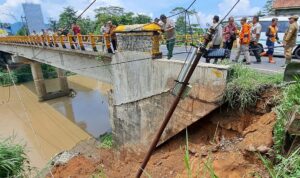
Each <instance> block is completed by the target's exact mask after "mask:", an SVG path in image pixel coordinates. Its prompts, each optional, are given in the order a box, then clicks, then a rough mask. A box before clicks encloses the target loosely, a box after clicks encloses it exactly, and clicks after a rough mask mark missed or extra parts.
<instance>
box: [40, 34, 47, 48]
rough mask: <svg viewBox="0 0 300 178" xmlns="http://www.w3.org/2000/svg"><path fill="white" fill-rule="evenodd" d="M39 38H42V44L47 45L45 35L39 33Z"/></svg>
mask: <svg viewBox="0 0 300 178" xmlns="http://www.w3.org/2000/svg"><path fill="white" fill-rule="evenodd" d="M41 39H42V44H43V45H44V46H48V45H47V43H46V38H45V35H41Z"/></svg>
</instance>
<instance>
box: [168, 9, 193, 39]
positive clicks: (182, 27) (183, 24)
mask: <svg viewBox="0 0 300 178" xmlns="http://www.w3.org/2000/svg"><path fill="white" fill-rule="evenodd" d="M184 11H185V8H184V7H175V8H174V9H173V10H172V11H171V12H170V13H171V14H178V13H179V14H178V15H177V19H176V23H175V27H176V31H177V33H179V34H184V33H185V32H186V33H188V32H189V28H190V27H189V24H188V18H187V17H185V16H186V14H187V15H192V14H194V13H196V11H195V10H191V11H187V12H184ZM181 12H183V13H181Z"/></svg>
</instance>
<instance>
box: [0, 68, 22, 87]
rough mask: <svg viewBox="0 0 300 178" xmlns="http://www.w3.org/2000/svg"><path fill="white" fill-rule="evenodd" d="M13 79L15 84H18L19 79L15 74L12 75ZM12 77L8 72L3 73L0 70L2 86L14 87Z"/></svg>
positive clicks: (0, 83)
mask: <svg viewBox="0 0 300 178" xmlns="http://www.w3.org/2000/svg"><path fill="white" fill-rule="evenodd" d="M11 77H12V78H13V80H14V82H15V83H17V82H18V77H17V76H16V74H15V72H12V73H11ZM11 77H10V76H9V74H8V73H7V72H3V71H1V70H0V86H9V85H12V84H13V83H12V81H11Z"/></svg>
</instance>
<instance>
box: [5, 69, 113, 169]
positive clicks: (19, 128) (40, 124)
mask: <svg viewBox="0 0 300 178" xmlns="http://www.w3.org/2000/svg"><path fill="white" fill-rule="evenodd" d="M68 83H69V86H70V88H72V89H74V90H75V91H76V93H77V95H76V96H75V97H74V98H71V97H63V98H58V99H54V100H50V101H46V102H38V99H37V96H36V95H35V90H34V85H33V82H28V83H25V84H21V85H18V86H17V87H16V88H14V87H13V86H10V87H0V113H1V114H0V137H1V138H7V137H9V136H14V137H15V142H19V143H21V144H25V145H26V149H27V151H28V157H29V160H30V162H31V165H32V166H34V167H37V168H38V169H40V168H43V167H44V166H45V165H46V164H47V162H48V161H49V160H50V159H51V157H53V156H54V155H56V154H57V153H59V152H61V151H63V150H67V149H70V148H72V147H73V146H75V145H76V143H78V142H80V141H81V140H85V139H88V138H90V137H98V136H99V135H102V134H104V133H105V132H109V131H110V130H111V126H110V123H109V112H108V97H107V92H108V91H109V90H110V89H111V88H110V85H108V84H103V83H100V82H98V81H96V80H93V79H90V78H86V77H82V76H78V75H76V76H71V77H68ZM46 86H47V91H56V90H58V89H59V86H58V81H57V79H51V80H46ZM18 95H19V96H20V97H18Z"/></svg>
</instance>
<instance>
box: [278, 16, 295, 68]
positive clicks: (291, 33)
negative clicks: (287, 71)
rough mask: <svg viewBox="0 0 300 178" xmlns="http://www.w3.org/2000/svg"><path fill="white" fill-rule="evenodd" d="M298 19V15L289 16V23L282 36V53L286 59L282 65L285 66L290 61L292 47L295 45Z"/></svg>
mask: <svg viewBox="0 0 300 178" xmlns="http://www.w3.org/2000/svg"><path fill="white" fill-rule="evenodd" d="M298 19H299V17H298V16H296V15H294V16H292V17H290V18H289V23H290V25H289V27H288V29H287V30H286V32H285V35H284V37H283V46H284V55H285V59H286V61H285V65H284V66H282V67H285V66H286V65H287V64H289V63H290V62H291V61H292V53H293V48H294V47H295V46H296V41H297V34H298V30H299V26H298V23H297V21H298Z"/></svg>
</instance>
